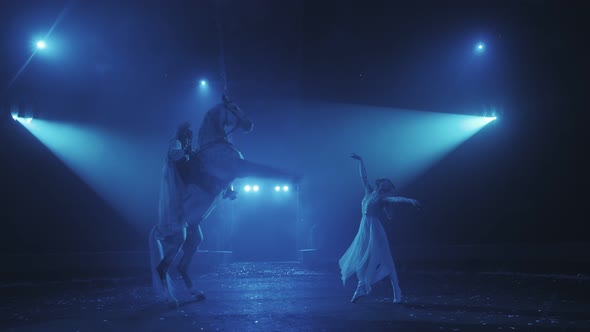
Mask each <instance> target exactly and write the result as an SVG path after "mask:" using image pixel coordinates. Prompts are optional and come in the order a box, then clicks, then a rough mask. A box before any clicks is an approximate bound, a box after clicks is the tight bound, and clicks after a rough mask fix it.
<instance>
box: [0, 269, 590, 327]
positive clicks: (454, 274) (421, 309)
mask: <svg viewBox="0 0 590 332" xmlns="http://www.w3.org/2000/svg"><path fill="white" fill-rule="evenodd" d="M399 275H400V284H401V286H402V289H403V290H404V296H405V299H404V300H405V302H404V303H403V304H392V303H391V300H392V298H391V294H390V292H391V288H390V285H389V283H385V282H381V283H379V284H377V285H376V287H375V289H374V291H373V294H372V295H370V296H368V297H366V298H363V299H361V300H360V301H359V303H357V304H351V303H350V302H349V301H350V298H351V296H352V293H353V291H354V289H355V286H356V280H354V279H351V280H350V281H349V282H348V283H347V285H346V286H343V285H342V282H341V280H340V276H339V274H338V270H337V268H336V267H324V268H315V269H311V268H308V267H305V266H304V265H302V264H300V263H297V262H285V263H278V262H277V263H262V262H257V263H229V264H222V265H219V266H217V267H216V268H214V269H211V270H209V271H207V272H205V273H202V274H200V275H197V274H196V275H194V278H195V279H196V283H197V284H198V285H199V286H200V288H201V289H202V290H203V291H204V292H205V293H206V294H207V297H208V298H207V299H206V300H205V301H201V302H191V301H190V298H189V297H188V295H187V294H186V293H184V292H183V288H182V285H181V284H180V283H177V286H178V288H179V291H180V296H179V300H180V302H181V305H180V307H179V308H177V309H170V308H168V306H166V305H165V304H162V303H159V302H157V301H156V300H155V298H154V297H153V295H152V291H151V287H150V285H151V284H150V280H149V279H148V278H147V276H143V277H142V276H137V277H125V278H119V279H117V278H102V279H101V278H90V279H74V280H61V281H35V282H10V283H4V284H1V285H0V294H1V297H2V303H1V304H0V306H1V307H0V317H1V320H0V330H3V331H80V332H82V331H125V332H129V331H145V332H147V331H346V330H351V331H386V330H387V331H590V298H589V296H588V295H589V290H590V278H589V277H588V276H586V275H542V274H525V273H509V272H503V273H495V272H486V271H479V272H475V271H471V272H461V271H449V270H446V271H445V270H440V269H439V270H434V269H432V270H420V271H417V270H404V269H402V270H401V271H400V273H399Z"/></svg>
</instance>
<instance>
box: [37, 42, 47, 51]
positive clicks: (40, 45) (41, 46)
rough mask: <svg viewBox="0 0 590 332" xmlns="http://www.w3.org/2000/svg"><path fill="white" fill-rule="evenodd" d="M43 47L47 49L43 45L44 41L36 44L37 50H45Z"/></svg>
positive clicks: (45, 45)
mask: <svg viewBox="0 0 590 332" xmlns="http://www.w3.org/2000/svg"><path fill="white" fill-rule="evenodd" d="M45 47H47V44H45V41H44V40H39V41H38V42H37V48H38V49H40V50H42V49H45Z"/></svg>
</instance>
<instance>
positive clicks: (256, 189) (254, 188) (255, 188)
mask: <svg viewBox="0 0 590 332" xmlns="http://www.w3.org/2000/svg"><path fill="white" fill-rule="evenodd" d="M252 190H254V191H258V190H260V187H259V186H256V185H255V186H254V187H252Z"/></svg>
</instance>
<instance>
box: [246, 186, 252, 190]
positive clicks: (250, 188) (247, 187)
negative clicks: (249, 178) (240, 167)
mask: <svg viewBox="0 0 590 332" xmlns="http://www.w3.org/2000/svg"><path fill="white" fill-rule="evenodd" d="M244 190H245V191H250V190H252V187H250V186H249V185H246V186H245V187H244Z"/></svg>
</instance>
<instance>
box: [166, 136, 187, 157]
mask: <svg viewBox="0 0 590 332" xmlns="http://www.w3.org/2000/svg"><path fill="white" fill-rule="evenodd" d="M185 154H186V153H185V151H184V150H183V149H182V144H180V141H179V140H177V139H174V140H171V141H170V144H169V145H168V158H170V159H172V160H174V161H179V160H180V159H182V158H186V157H185Z"/></svg>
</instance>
